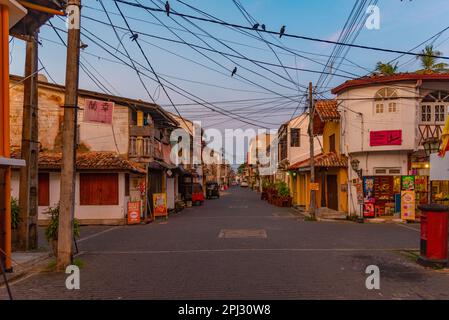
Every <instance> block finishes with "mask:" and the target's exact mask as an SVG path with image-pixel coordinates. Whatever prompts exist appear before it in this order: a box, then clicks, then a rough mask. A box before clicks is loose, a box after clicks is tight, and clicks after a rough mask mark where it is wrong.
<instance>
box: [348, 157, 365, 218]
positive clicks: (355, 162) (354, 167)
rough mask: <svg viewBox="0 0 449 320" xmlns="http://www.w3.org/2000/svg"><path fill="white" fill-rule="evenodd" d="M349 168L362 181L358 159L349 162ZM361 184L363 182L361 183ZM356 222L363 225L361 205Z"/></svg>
mask: <svg viewBox="0 0 449 320" xmlns="http://www.w3.org/2000/svg"><path fill="white" fill-rule="evenodd" d="M351 167H352V170H354V171H355V172H356V173H357V176H358V177H359V179H360V180H362V178H363V169H360V160H358V159H354V160H352V161H351ZM362 183H363V181H362ZM357 222H358V223H364V219H363V203H361V204H360V215H359V217H358V218H357Z"/></svg>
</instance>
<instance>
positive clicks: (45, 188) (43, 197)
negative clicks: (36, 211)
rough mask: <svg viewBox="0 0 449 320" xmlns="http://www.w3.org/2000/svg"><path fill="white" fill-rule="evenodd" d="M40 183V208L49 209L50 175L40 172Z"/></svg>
mask: <svg viewBox="0 0 449 320" xmlns="http://www.w3.org/2000/svg"><path fill="white" fill-rule="evenodd" d="M38 183H39V187H38V200H37V202H38V206H40V207H48V206H49V205H50V173H48V172H40V173H39V176H38Z"/></svg>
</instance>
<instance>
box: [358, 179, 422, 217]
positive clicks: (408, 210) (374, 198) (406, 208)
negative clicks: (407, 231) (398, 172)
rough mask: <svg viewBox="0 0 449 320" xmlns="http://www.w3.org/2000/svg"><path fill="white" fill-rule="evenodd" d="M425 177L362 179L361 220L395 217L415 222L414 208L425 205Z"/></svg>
mask: <svg viewBox="0 0 449 320" xmlns="http://www.w3.org/2000/svg"><path fill="white" fill-rule="evenodd" d="M428 178H429V177H428V176H414V175H407V176H365V177H363V205H364V217H365V218H379V217H388V216H396V218H401V219H403V220H415V219H416V215H417V210H416V208H417V207H418V205H421V204H427V203H428V185H429V183H428V181H429V179H428Z"/></svg>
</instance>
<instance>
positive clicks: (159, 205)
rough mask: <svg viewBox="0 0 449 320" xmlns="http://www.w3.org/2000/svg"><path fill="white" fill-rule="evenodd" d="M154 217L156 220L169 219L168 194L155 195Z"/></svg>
mask: <svg viewBox="0 0 449 320" xmlns="http://www.w3.org/2000/svg"><path fill="white" fill-rule="evenodd" d="M153 215H154V218H157V217H166V218H167V217H168V210H167V194H166V193H155V194H153Z"/></svg>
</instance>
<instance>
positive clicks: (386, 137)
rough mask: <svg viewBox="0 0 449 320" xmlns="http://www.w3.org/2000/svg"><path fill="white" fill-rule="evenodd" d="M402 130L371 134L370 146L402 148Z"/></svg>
mask: <svg viewBox="0 0 449 320" xmlns="http://www.w3.org/2000/svg"><path fill="white" fill-rule="evenodd" d="M401 145H402V130H384V131H371V132H370V146H371V147H379V146H401Z"/></svg>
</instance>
